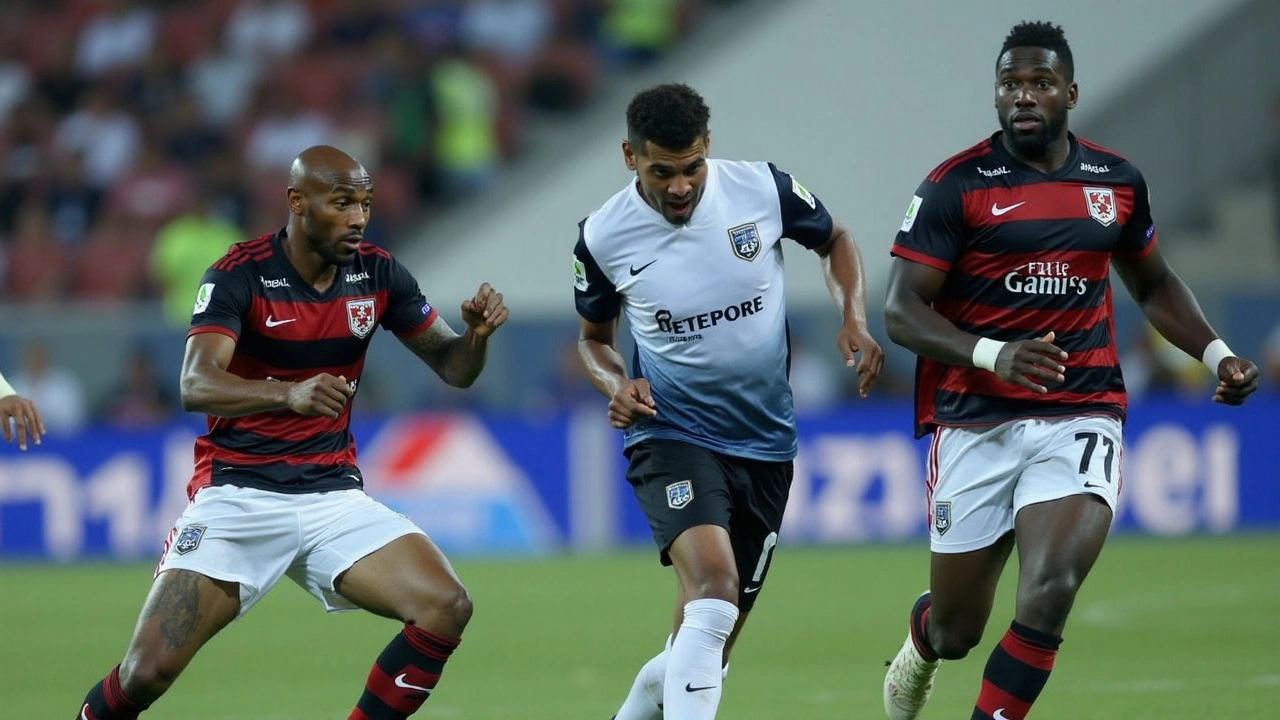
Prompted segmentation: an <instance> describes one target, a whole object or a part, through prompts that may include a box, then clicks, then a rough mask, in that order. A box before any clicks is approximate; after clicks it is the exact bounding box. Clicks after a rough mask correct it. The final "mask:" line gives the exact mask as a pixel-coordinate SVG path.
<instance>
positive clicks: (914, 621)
mask: <svg viewBox="0 0 1280 720" xmlns="http://www.w3.org/2000/svg"><path fill="white" fill-rule="evenodd" d="M932 599H933V596H932V595H928V594H926V595H921V596H920V597H919V599H917V600H916V604H915V605H913V606H912V607H911V642H913V643H915V646H916V652H918V653H920V657H922V658H924V659H925V661H926V662H935V661H937V659H938V652H937V651H936V650H934V649H933V643H931V642H929V630H928V624H927V623H928V621H929V608H930V607H932V605H933V603H932Z"/></svg>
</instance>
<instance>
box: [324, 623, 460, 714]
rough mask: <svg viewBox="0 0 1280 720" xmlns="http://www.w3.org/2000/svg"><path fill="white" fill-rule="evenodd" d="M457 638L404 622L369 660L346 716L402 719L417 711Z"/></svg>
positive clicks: (442, 669)
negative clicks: (356, 698)
mask: <svg viewBox="0 0 1280 720" xmlns="http://www.w3.org/2000/svg"><path fill="white" fill-rule="evenodd" d="M458 642H459V641H458V639H457V638H447V637H443V636H441V635H436V634H434V633H429V632H427V631H426V630H422V629H421V628H418V627H417V626H415V625H405V626H404V630H402V631H401V632H400V634H399V635H397V636H396V637H395V639H394V640H392V641H391V642H390V643H388V644H387V647H386V648H385V649H383V651H382V654H381V655H379V656H378V660H377V662H375V663H374V664H373V668H372V669H371V670H370V671H369V679H368V680H367V681H366V682H365V686H364V693H363V694H362V695H360V701H359V702H358V703H356V708H355V710H352V711H351V715H350V716H349V717H348V718H347V720H402V719H403V718H407V717H409V716H410V715H412V714H413V713H415V712H417V710H418V708H420V707H422V703H424V702H426V700H427V698H428V697H430V695H431V691H432V690H434V689H435V687H436V683H437V682H439V681H440V673H442V672H444V663H445V661H446V660H448V659H449V655H451V654H452V653H453V651H454V648H456V647H458Z"/></svg>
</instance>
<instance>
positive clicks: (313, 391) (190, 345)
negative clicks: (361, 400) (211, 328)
mask: <svg viewBox="0 0 1280 720" xmlns="http://www.w3.org/2000/svg"><path fill="white" fill-rule="evenodd" d="M235 348H236V342H235V340H232V339H231V338H230V337H227V336H226V335H223V334H222V333H217V332H206V333H199V334H197V335H193V336H191V337H190V338H188V339H187V349H186V353H185V354H184V355H183V358H182V377H181V385H180V392H181V395H182V408H183V409H184V410H186V411H188V412H200V413H205V414H206V415H213V416H215V417H241V416H243V415H252V414H253V413H260V412H269V411H271V410H292V411H293V412H295V413H297V414H299V415H324V416H326V417H330V418H336V417H338V416H339V415H341V414H342V409H343V408H344V407H345V406H346V404H347V402H348V401H349V400H350V399H351V396H352V395H353V394H354V392H353V391H352V389H351V387H350V386H349V385H348V384H347V380H346V378H344V377H340V376H334V375H330V374H328V373H321V374H319V375H316V376H315V377H312V378H308V379H307V380H304V381H302V382H277V381H274V380H250V379H247V378H243V377H240V376H239V375H236V374H235V373H231V372H228V371H227V366H228V365H230V364H231V355H232V353H233V352H234V351H235Z"/></svg>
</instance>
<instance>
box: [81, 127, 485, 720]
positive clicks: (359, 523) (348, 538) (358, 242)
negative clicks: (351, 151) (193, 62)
mask: <svg viewBox="0 0 1280 720" xmlns="http://www.w3.org/2000/svg"><path fill="white" fill-rule="evenodd" d="M286 197H287V204H288V206H289V221H288V224H287V225H286V226H285V227H284V228H283V229H281V230H280V231H278V232H276V233H274V234H270V235H263V236H262V237H258V238H255V239H253V240H248V241H245V242H241V243H237V244H235V245H233V246H232V247H231V249H230V250H229V251H228V252H227V254H226V256H224V257H223V258H222V259H221V260H219V261H217V262H216V263H214V264H213V266H212V267H210V268H209V270H208V271H207V272H205V274H204V278H203V279H202V281H201V284H200V288H199V290H198V291H197V293H196V298H195V307H194V310H193V311H192V317H191V329H190V331H189V332H188V333H187V346H186V355H185V357H184V358H183V362H182V379H181V393H182V406H183V407H184V408H185V409H186V410H189V411H193V412H201V413H205V414H206V415H207V416H208V432H207V433H206V434H204V435H202V436H200V437H199V438H197V439H196V443H195V473H194V475H193V477H192V478H191V482H190V483H189V485H188V487H187V493H188V495H189V496H190V498H191V503H190V505H189V506H188V507H187V510H186V512H184V513H183V514H182V516H181V517H179V518H178V520H177V522H176V523H175V524H174V526H173V530H172V531H171V532H170V533H169V537H168V539H167V540H166V541H165V544H164V549H163V551H162V553H161V556H160V563H159V565H158V566H157V568H156V573H155V580H154V581H153V583H152V585H151V591H150V593H149V594H148V596H147V599H146V603H145V604H144V605H143V608H142V613H141V615H140V616H139V618H138V622H137V625H136V626H135V628H134V632H133V638H132V640H131V641H130V642H129V648H128V650H126V652H125V655H124V659H123V660H122V661H121V662H120V664H119V665H117V666H115V667H114V668H112V669H111V672H109V673H108V674H107V676H106V677H105V678H104V679H103V680H102V681H101V682H99V683H98V684H97V685H95V686H94V687H93V689H91V690H90V691H89V694H88V695H86V696H85V698H84V700H83V701H82V702H81V703H80V705H79V706H78V708H77V712H78V713H79V714H78V715H77V716H76V717H77V718H79V719H80V720H125V719H126V718H136V717H138V715H139V714H141V713H142V712H143V711H144V710H146V709H147V708H148V707H150V706H151V704H152V703H154V702H155V701H156V700H157V699H158V698H159V697H160V696H161V695H163V694H164V693H165V691H166V690H168V689H169V687H170V686H171V685H172V684H173V682H174V680H176V679H177V677H178V675H179V674H180V673H181V672H182V671H183V669H185V668H186V667H187V664H188V663H190V662H191V659H192V658H193V657H195V654H196V652H197V651H199V650H200V648H201V647H203V646H204V644H205V643H206V642H208V640H209V639H210V638H212V637H213V636H214V635H215V634H216V633H217V632H218V631H219V630H221V629H222V628H223V627H226V626H227V625H228V624H229V623H231V621H232V620H235V619H236V618H238V617H240V616H242V615H244V614H245V613H246V612H248V611H249V608H251V607H253V605H254V603H256V602H258V600H260V599H261V598H262V597H263V596H264V595H266V594H267V592H268V591H270V590H271V588H272V587H274V586H275V584H276V583H277V582H278V581H279V580H280V579H281V578H282V577H284V576H286V575H287V576H288V577H289V578H290V579H292V580H293V581H294V582H296V583H298V584H299V585H300V586H302V587H303V588H304V589H306V591H307V592H309V593H311V594H312V595H313V596H315V598H316V599H317V600H319V601H320V602H321V603H322V604H323V605H324V607H325V610H327V611H330V612H333V611H339V610H350V609H355V608H361V609H364V610H367V611H369V612H372V613H375V614H377V615H381V616H383V617H388V618H392V619H394V620H396V621H398V622H401V623H403V624H404V626H403V628H401V630H400V632H399V633H397V634H396V636H395V637H394V638H393V639H392V640H391V642H390V643H388V644H387V646H386V648H385V649H384V650H383V651H382V654H381V655H379V656H378V658H377V661H376V662H375V663H374V665H373V668H372V670H370V672H369V676H368V680H367V682H366V684H365V687H364V691H363V694H362V695H360V698H359V701H358V702H357V703H356V706H355V709H353V710H352V711H351V712H350V714H349V716H348V717H349V720H383V719H384V718H385V719H387V720H389V719H391V718H405V717H408V716H410V715H412V714H413V713H414V712H415V711H416V710H417V709H418V708H419V707H421V705H422V703H423V702H424V701H425V700H426V699H427V698H428V697H429V696H430V695H431V692H432V690H434V689H435V687H436V682H437V681H438V680H439V678H440V674H441V672H442V671H443V669H444V664H445V661H446V660H448V658H449V655H450V654H451V653H452V652H453V650H454V648H456V647H457V646H458V642H459V639H460V638H461V636H462V631H463V628H465V627H466V625H467V621H468V620H470V618H471V599H470V597H469V596H468V594H467V590H466V588H464V587H463V585H462V583H461V581H459V580H458V577H457V576H456V575H455V574H454V572H453V569H452V567H450V565H449V561H448V560H447V559H446V558H445V556H444V554H443V553H442V552H441V551H440V550H439V548H437V547H436V546H435V544H433V543H432V542H431V540H430V539H429V538H428V537H427V535H426V534H425V533H424V532H423V531H422V530H421V529H419V528H418V527H417V526H416V525H414V524H413V523H412V522H410V521H409V520H408V519H407V518H405V517H404V516H402V515H400V514H398V513H396V512H394V511H392V510H391V509H389V508H387V507H386V506H384V505H382V504H380V503H378V502H377V501H375V500H373V499H372V498H370V497H369V496H368V495H366V494H365V492H364V480H363V478H362V477H361V474H360V469H359V468H358V467H357V466H356V453H355V443H354V441H353V438H352V436H351V431H350V423H351V403H352V401H353V400H354V399H355V396H356V392H357V390H358V389H359V383H360V373H361V371H362V369H363V368H364V359H365V353H366V352H367V350H368V347H369V341H370V340H371V339H372V338H373V332H374V330H375V328H376V327H377V326H378V325H381V326H383V327H385V328H386V329H387V330H389V331H390V332H392V333H395V335H396V337H397V338H399V339H400V342H402V343H404V345H405V347H407V348H409V349H410V350H412V351H413V353H414V354H415V355H417V356H418V357H419V358H421V359H422V361H423V363H425V364H426V365H427V366H428V367H430V368H431V369H432V370H433V371H435V373H436V374H437V375H439V376H440V379H442V380H443V381H444V382H446V383H448V384H449V385H452V386H454V387H468V386H469V385H471V384H472V383H473V382H475V380H476V377H478V376H479V375H480V371H481V370H482V369H483V368H484V363H485V353H486V348H487V346H488V342H489V337H490V336H491V335H492V334H493V332H494V331H495V330H497V328H498V327H499V326H501V325H502V323H503V322H504V321H505V320H506V319H507V308H506V306H505V305H503V302H502V294H501V293H498V292H497V291H495V290H494V289H493V288H492V287H490V286H489V284H488V283H483V284H481V285H480V287H479V289H478V290H477V291H476V294H475V296H474V297H470V298H467V299H466V300H463V301H462V308H461V311H462V321H463V322H464V323H465V324H466V326H467V327H466V330H465V332H463V334H462V335H458V334H457V333H456V332H454V331H453V329H452V328H450V327H449V324H448V323H447V322H445V320H444V318H442V317H440V316H439V315H438V314H437V312H436V310H435V308H433V307H432V306H431V304H430V303H428V302H427V301H426V300H425V299H424V298H423V296H422V293H421V292H420V291H419V290H418V283H417V281H416V280H414V278H413V276H412V275H410V274H409V271H408V270H406V269H405V268H404V266H403V265H401V264H400V263H399V262H397V261H396V260H395V259H394V258H392V257H391V255H389V254H388V253H387V252H386V251H385V250H382V249H381V248H378V247H375V246H373V245H368V244H365V243H364V231H365V227H366V226H367V225H368V223H369V213H370V207H371V204H372V201H373V181H372V180H371V179H370V177H369V174H368V173H367V172H366V171H365V169H364V168H363V167H362V166H361V165H360V163H359V162H357V161H356V160H355V159H353V158H352V157H350V156H349V155H347V154H346V153H343V152H342V151H340V150H338V149H336V148H332V147H328V146H316V147H312V148H308V149H307V150H304V151H303V152H302V154H300V155H298V157H297V158H296V159H295V160H294V161H293V165H292V168H291V170H290V177H289V187H288V192H287V196H286ZM281 670H282V673H283V675H282V682H281V683H280V687H281V688H282V689H289V688H293V692H298V693H303V692H305V691H306V689H305V687H299V686H298V685H297V682H296V681H297V680H299V678H297V677H292V676H289V673H288V669H287V668H282V669H281ZM353 690H354V688H353ZM353 694H354V692H353ZM246 702H249V701H248V700H246ZM243 710H244V712H245V713H247V715H246V717H252V716H254V715H255V712H254V711H255V710H256V708H254V707H252V706H247V707H245V708H244V709H243ZM170 712H171V714H172V713H173V712H175V711H174V710H171V711H170ZM336 714H337V711H336V709H335V711H334V712H326V713H325V714H324V716H325V717H333V716H334V715H336Z"/></svg>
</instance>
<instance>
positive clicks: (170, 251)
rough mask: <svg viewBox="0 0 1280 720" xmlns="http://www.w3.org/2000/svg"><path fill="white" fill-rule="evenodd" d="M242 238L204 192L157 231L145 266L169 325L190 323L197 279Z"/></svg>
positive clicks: (180, 326)
mask: <svg viewBox="0 0 1280 720" xmlns="http://www.w3.org/2000/svg"><path fill="white" fill-rule="evenodd" d="M242 239H243V237H242V233H241V232H240V228H238V227H237V226H235V225H233V224H232V223H229V222H227V221H226V220H225V219H223V218H221V217H218V216H217V215H215V214H214V213H213V211H212V208H211V206H210V197H209V195H208V193H207V190H206V191H201V192H198V193H196V194H195V195H194V197H193V198H192V200H191V204H190V207H189V208H188V210H187V212H186V213H185V214H183V215H180V216H179V217H176V218H174V219H173V220H172V221H170V222H169V223H168V224H166V225H165V226H164V227H162V228H160V232H159V233H157V235H156V241H155V245H154V247H153V248H152V250H151V258H150V262H149V267H150V272H151V278H152V280H153V281H154V283H155V285H156V286H157V287H158V288H159V289H160V293H161V298H162V299H163V301H164V316H165V320H167V321H168V322H169V324H170V325H172V326H173V327H175V328H185V327H187V326H189V325H190V324H191V309H192V304H193V303H194V302H195V297H196V288H198V287H199V285H200V278H201V276H202V275H204V271H205V270H207V269H208V268H209V266H210V265H212V264H213V263H214V262H215V261H217V259H218V258H220V257H222V256H223V255H224V254H226V252H227V248H229V247H231V245H232V243H236V242H239V241H240V240H242Z"/></svg>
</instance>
